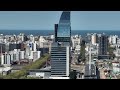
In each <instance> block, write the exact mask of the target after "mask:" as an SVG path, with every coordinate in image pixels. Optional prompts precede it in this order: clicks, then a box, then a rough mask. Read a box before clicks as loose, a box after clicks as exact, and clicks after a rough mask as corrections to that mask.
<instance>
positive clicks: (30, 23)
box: [0, 11, 120, 30]
mask: <svg viewBox="0 0 120 90" xmlns="http://www.w3.org/2000/svg"><path fill="white" fill-rule="evenodd" d="M61 13H62V11H0V30H54V24H55V23H58V21H59V19H60V15H61ZM119 16H120V12H119V11H72V12H71V27H72V30H120V25H119V23H120V17H119Z"/></svg>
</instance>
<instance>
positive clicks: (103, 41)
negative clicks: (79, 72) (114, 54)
mask: <svg viewBox="0 0 120 90" xmlns="http://www.w3.org/2000/svg"><path fill="white" fill-rule="evenodd" d="M107 51H108V36H106V35H105V34H102V35H101V36H100V37H99V50H98V59H108V58H109V57H108V54H107Z"/></svg>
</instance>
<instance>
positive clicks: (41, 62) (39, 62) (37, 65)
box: [2, 54, 49, 79]
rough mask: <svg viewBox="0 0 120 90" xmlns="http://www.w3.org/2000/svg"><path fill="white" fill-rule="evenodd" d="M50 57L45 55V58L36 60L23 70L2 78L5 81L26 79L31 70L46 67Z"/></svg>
mask: <svg viewBox="0 0 120 90" xmlns="http://www.w3.org/2000/svg"><path fill="white" fill-rule="evenodd" d="M48 58H49V55H48V54H45V55H44V57H41V58H40V59H38V60H36V61H35V62H33V63H30V64H29V65H27V66H25V67H23V69H22V70H20V71H17V72H14V73H10V74H9V75H6V76H4V77H2V78H3V79H21V78H25V77H26V76H27V71H28V70H30V69H39V68H41V67H43V65H45V63H46V61H47V60H48Z"/></svg>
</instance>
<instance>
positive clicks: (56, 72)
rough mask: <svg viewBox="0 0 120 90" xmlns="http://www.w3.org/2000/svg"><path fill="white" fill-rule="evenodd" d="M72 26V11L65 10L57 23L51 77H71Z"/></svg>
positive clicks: (52, 51) (52, 49)
mask: <svg viewBox="0 0 120 90" xmlns="http://www.w3.org/2000/svg"><path fill="white" fill-rule="evenodd" d="M70 43H71V26H70V12H69V11H64V12H63V13H62V15H61V17H60V21H59V24H58V25H57V24H56V25H55V42H53V43H52V47H51V78H57V79H58V78H62V77H65V78H67V79H68V78H69V72H70Z"/></svg>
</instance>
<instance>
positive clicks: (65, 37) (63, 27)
mask: <svg viewBox="0 0 120 90" xmlns="http://www.w3.org/2000/svg"><path fill="white" fill-rule="evenodd" d="M70 37H71V23H70V11H64V12H63V13H62V15H61V17H60V21H59V24H58V30H57V41H58V42H70Z"/></svg>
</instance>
